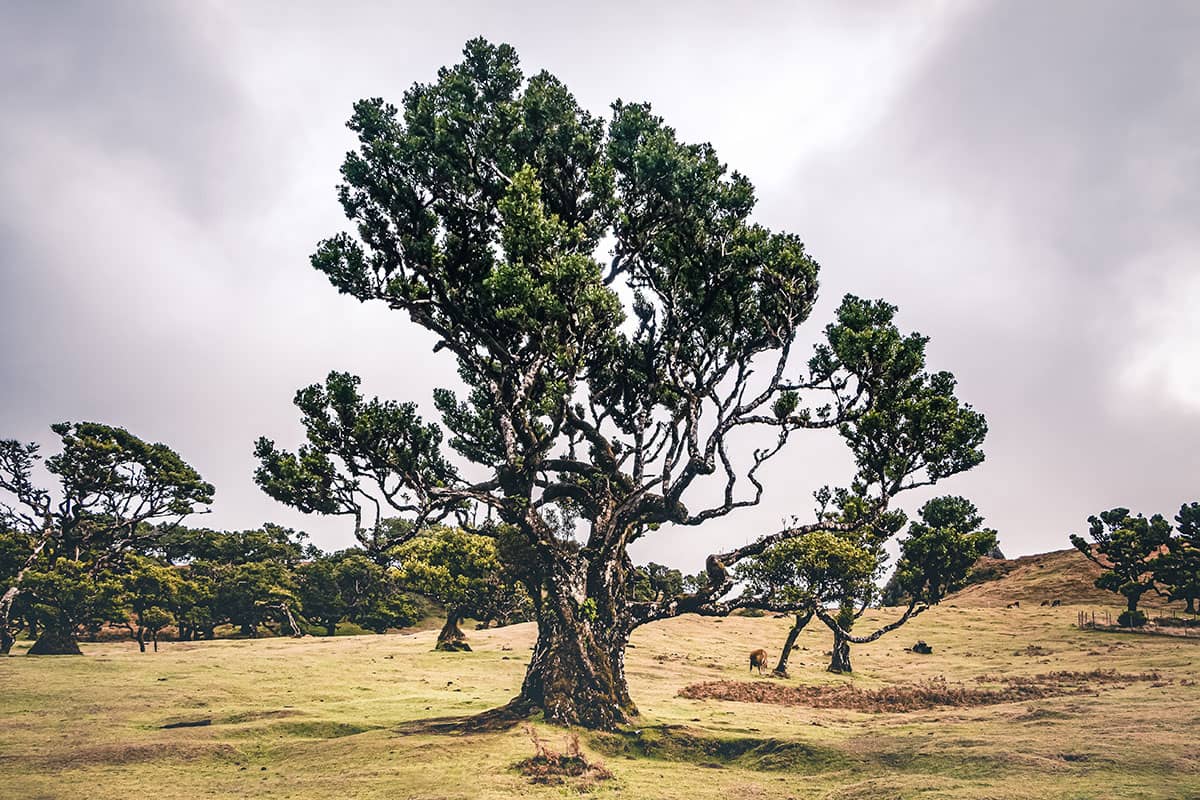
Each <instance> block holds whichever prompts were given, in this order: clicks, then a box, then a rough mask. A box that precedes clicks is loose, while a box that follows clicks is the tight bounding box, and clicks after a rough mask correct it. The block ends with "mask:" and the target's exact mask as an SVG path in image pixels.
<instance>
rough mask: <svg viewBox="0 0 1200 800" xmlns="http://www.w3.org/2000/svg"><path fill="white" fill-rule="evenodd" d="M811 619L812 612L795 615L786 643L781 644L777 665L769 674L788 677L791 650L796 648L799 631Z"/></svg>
mask: <svg viewBox="0 0 1200 800" xmlns="http://www.w3.org/2000/svg"><path fill="white" fill-rule="evenodd" d="M812 618H813V612H811V611H807V612H805V613H803V614H797V615H796V622H795V624H794V625H792V629H791V630H790V631H788V635H787V641H785V642H784V643H783V651H782V652H781V653H780V654H779V663H778V664H776V665H775V669H774V670H773V671H772V673H771V674H773V675H775V676H777V677H780V678H787V677H789V676H788V658H789V657H790V656H791V654H792V648H793V647H795V646H796V639H797V638H799V636H800V631H802V630H804V628H805V627H806V626H807V625H808V623H809V621H811V620H812Z"/></svg>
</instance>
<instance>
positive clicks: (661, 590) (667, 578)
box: [630, 561, 683, 602]
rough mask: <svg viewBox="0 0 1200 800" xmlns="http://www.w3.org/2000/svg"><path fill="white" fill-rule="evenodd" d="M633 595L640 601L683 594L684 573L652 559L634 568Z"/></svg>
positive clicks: (631, 588) (631, 586) (658, 599)
mask: <svg viewBox="0 0 1200 800" xmlns="http://www.w3.org/2000/svg"><path fill="white" fill-rule="evenodd" d="M630 590H631V592H632V597H633V599H634V600H637V601H639V602H649V601H655V602H657V601H661V600H666V599H669V598H674V597H678V596H679V595H681V594H683V573H682V572H680V571H679V570H677V569H672V568H670V567H664V566H663V565H662V564H655V563H654V562H653V561H651V562H650V563H649V564H646V565H645V566H637V567H634V569H633V578H632V582H631V585H630Z"/></svg>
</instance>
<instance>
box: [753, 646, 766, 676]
mask: <svg viewBox="0 0 1200 800" xmlns="http://www.w3.org/2000/svg"><path fill="white" fill-rule="evenodd" d="M766 665H767V651H766V650H763V649H762V648H761V647H760V648H758V649H757V650H755V651H754V652H752V653H751V654H750V671H751V672H754V668H755V667H758V674H759V675H762V670H763V667H765V666H766Z"/></svg>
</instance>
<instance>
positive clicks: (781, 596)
mask: <svg viewBox="0 0 1200 800" xmlns="http://www.w3.org/2000/svg"><path fill="white" fill-rule="evenodd" d="M861 533H862V532H861V531H851V532H830V531H823V530H817V531H812V532H810V533H807V534H805V535H803V536H800V537H796V538H793V539H785V540H783V541H781V542H780V543H778V544H776V545H774V546H772V547H770V548H768V549H766V550H764V551H763V552H762V553H760V554H758V555H757V556H755V557H754V558H750V559H747V560H745V561H743V562H742V563H741V564H739V565H738V569H737V576H738V578H739V579H740V580H741V581H743V582H744V584H745V590H744V592H743V595H742V598H741V603H744V604H746V605H748V606H750V605H753V606H756V607H759V608H766V609H768V610H773V611H779V612H792V613H794V614H795V622H794V623H793V625H792V627H791V628H790V629H789V630H788V635H787V639H786V640H785V642H784V646H783V649H782V650H781V652H780V654H779V661H778V663H777V664H776V665H775V670H774V672H775V674H777V675H779V676H781V677H787V675H788V662H789V660H790V656H791V651H792V648H793V646H794V645H795V643H796V639H797V637H798V636H799V635H800V632H801V631H803V630H804V628H805V627H806V626H807V625H808V623H809V621H811V620H812V617H813V615H814V614H815V613H816V609H817V606H819V605H823V604H830V603H836V604H837V605H838V607H839V609H842V608H847V607H848V608H853V605H854V603H855V602H856V601H859V602H860V605H862V606H864V607H865V605H866V602H868V601H869V600H870V598H871V597H872V595H873V588H872V587H873V586H874V583H873V580H874V578H875V575H876V573H877V571H878V569H879V563H880V556H879V554H878V553H877V552H876V551H875V550H874V549H873V548H872V547H871V546H869V544H868V543H867V542H866V541H865V540H864V538H863V536H862V535H861ZM843 617H844V615H843ZM843 622H845V623H846V625H847V626H849V625H850V624H852V622H851V620H849V619H845V618H843ZM837 649H838V648H837V647H836V646H835V648H834V651H835V653H836V651H837ZM847 660H848V659H847Z"/></svg>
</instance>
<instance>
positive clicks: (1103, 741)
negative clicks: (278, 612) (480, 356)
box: [0, 567, 1200, 800]
mask: <svg viewBox="0 0 1200 800" xmlns="http://www.w3.org/2000/svg"><path fill="white" fill-rule="evenodd" d="M1035 569H1036V567H1035ZM1078 608H1079V607H1074V606H1066V607H1059V608H1038V607H1036V606H1035V607H1033V608H1027V607H1025V605H1024V604H1022V608H1020V609H1014V610H1012V611H1010V612H1006V613H996V612H995V611H994V610H992V609H988V608H966V607H961V606H960V607H957V608H952V607H949V606H948V605H943V606H940V607H938V608H935V609H933V610H931V611H929V612H927V613H926V614H924V615H922V616H920V617H917V618H916V619H915V620H914V621H913V622H912V623H910V624H909V625H908V626H905V627H904V628H902V629H900V630H899V631H896V632H894V633H892V634H889V635H888V636H886V637H884V638H883V639H881V640H879V641H877V642H875V643H873V644H871V645H865V646H861V647H855V649H854V659H855V665H856V668H857V669H858V672H857V673H856V674H854V675H853V676H838V675H831V674H829V673H827V672H825V671H824V667H825V665H826V663H827V661H828V657H827V656H826V655H825V653H826V651H827V650H828V649H829V645H830V641H829V635H828V632H827V631H826V630H825V629H824V628H823V627H820V626H813V627H810V629H808V630H806V631H805V632H804V633H803V634H802V636H801V638H800V640H799V649H798V650H797V651H796V653H795V654H794V656H793V661H792V672H793V678H792V679H790V680H787V681H781V680H778V679H769V678H765V677H764V678H761V679H760V678H758V677H757V676H750V675H748V674H747V654H748V653H749V651H750V650H751V649H753V648H756V647H760V646H761V647H765V648H766V649H767V650H768V652H769V653H770V655H771V656H774V655H776V654H777V653H778V648H779V646H780V644H781V643H782V641H783V639H784V636H785V634H786V631H787V628H788V625H789V622H790V620H788V619H786V618H774V617H770V616H767V617H761V618H751V617H732V618H729V619H724V620H713V619H702V618H697V617H683V618H680V619H674V620H668V621H665V622H662V623H658V624H655V625H651V626H647V627H645V628H642V629H640V630H639V631H637V633H636V634H635V635H634V638H633V647H632V648H631V649H630V650H629V656H628V673H629V677H630V683H631V688H632V692H633V696H634V699H635V700H636V701H637V702H638V704H639V706H640V708H641V711H642V716H641V718H640V720H639V721H638V723H637V725H636V726H635V728H633V729H631V730H629V731H626V732H624V733H622V734H587V733H583V734H582V736H581V741H582V746H583V749H584V751H585V752H586V753H587V754H588V755H589V756H591V757H593V758H599V759H602V760H603V761H604V762H605V763H606V765H607V767H608V768H609V769H610V770H611V771H612V773H613V775H614V778H613V779H612V780H609V781H604V782H601V783H598V784H596V785H595V786H594V788H593V791H592V796H595V797H599V798H606V797H629V798H642V797H645V798H664V799H668V800H669V799H670V798H679V799H681V800H683V799H686V800H705V799H706V798H714V799H716V798H719V799H720V800H728V798H731V797H737V798H755V799H757V798H779V799H780V800H783V798H826V799H827V800H835V799H837V800H850V799H851V798H859V799H860V800H866V799H867V798H878V799H880V800H882V799H883V798H889V799H890V798H947V799H948V798H975V800H983V799H984V798H1001V797H1003V798H1060V799H1062V800H1066V799H1067V798H1075V799H1077V800H1078V799H1079V798H1107V797H1138V798H1164V799H1165V798H1172V800H1177V799H1178V798H1185V797H1200V751H1197V749H1196V747H1195V731H1196V729H1197V726H1198V725H1200V686H1198V685H1197V681H1196V672H1197V667H1198V666H1200V638H1192V639H1183V638H1169V637H1141V636H1130V635H1121V634H1115V633H1106V632H1094V631H1081V630H1077V629H1076V628H1075V627H1074V626H1073V622H1074V620H1075V616H1076V611H1077V610H1078ZM894 614H895V610H894V609H881V610H872V611H869V612H868V615H867V618H866V619H865V620H864V622H863V624H862V627H863V628H866V626H867V624H869V623H877V622H880V621H883V620H885V619H890V618H891V617H892V616H893V615H894ZM470 636H471V642H472V645H473V646H474V647H475V651H474V652H472V653H454V654H445V653H435V652H433V643H434V639H435V637H436V633H435V632H433V631H427V632H422V633H417V634H413V635H389V636H357V637H336V638H314V637H309V638H306V639H301V640H291V639H265V640H257V641H249V640H246V641H234V640H225V641H213V642H179V643H175V642H171V643H167V644H165V645H164V646H163V650H162V652H160V653H158V654H157V655H156V654H153V653H148V654H145V655H142V654H139V653H138V652H137V648H136V646H134V645H131V644H129V643H103V644H85V645H84V652H85V653H86V656H84V657H82V658H81V657H66V656H62V657H47V658H31V657H25V656H22V655H17V656H14V657H11V658H7V659H0V725H2V731H3V735H0V796H4V797H31V798H43V799H44V798H77V797H88V798H89V799H90V800H105V799H106V798H128V797H133V796H138V795H141V794H146V793H149V794H151V795H152V796H154V797H155V798H156V799H157V800H174V798H189V799H190V798H195V797H205V796H211V797H262V798H281V799H282V798H292V799H294V800H303V799H305V798H324V797H330V796H336V797H354V798H388V799H389V800H403V799H406V798H413V799H415V798H422V799H423V800H435V799H440V800H449V799H451V798H464V799H465V798H484V799H489V798H490V799H500V798H517V797H534V798H552V797H569V796H578V795H577V791H578V790H577V788H574V787H572V786H569V785H568V786H565V787H564V786H538V785H532V784H531V783H530V782H529V779H527V778H526V777H523V776H522V775H519V774H518V773H517V772H516V771H515V770H514V769H513V765H514V763H516V762H517V761H519V760H520V759H524V758H527V757H529V756H531V755H533V745H532V743H531V741H530V737H529V735H528V733H527V732H526V731H525V730H524V729H523V726H516V727H512V728H507V729H503V730H493V731H489V732H475V733H472V732H463V731H462V730H459V729H455V728H454V727H453V726H450V727H447V726H444V725H442V724H441V722H439V720H441V721H445V720H446V719H447V718H450V719H451V720H453V719H455V718H459V717H461V716H463V715H469V714H474V713H476V712H481V711H484V710H486V709H488V708H492V707H495V706H497V705H499V704H501V703H503V702H504V701H506V700H507V699H508V698H510V697H511V696H512V695H513V694H514V693H515V692H516V690H517V687H518V686H519V685H520V681H521V677H522V674H523V672H524V667H525V662H526V660H527V658H528V655H529V648H530V646H531V644H532V642H533V636H534V630H533V627H532V626H531V625H517V626H511V627H508V628H502V629H498V630H489V631H472V632H470ZM918 638H920V639H924V640H925V641H927V642H929V643H930V644H932V645H933V653H932V655H918V654H915V653H911V652H909V651H907V650H906V649H905V648H906V647H908V646H909V645H911V644H912V643H913V642H914V641H915V640H916V639H918ZM25 646H26V644H25V643H20V644H19V645H18V651H17V652H18V653H22V652H24V647H25ZM1097 669H1103V670H1117V671H1119V673H1120V675H1118V676H1116V677H1115V678H1114V677H1112V676H1109V677H1105V674H1103V673H1096V672H1094V671H1095V670H1097ZM697 685H701V686H709V685H717V686H721V687H725V688H726V689H728V688H729V687H733V688H735V689H740V690H741V691H740V692H735V693H734V694H735V695H736V696H744V698H746V699H756V698H757V699H760V700H762V699H766V700H770V701H772V702H736V701H729V700H717V699H690V698H688V697H683V696H681V691H683V690H685V688H686V689H687V690H688V691H687V693H690V694H692V695H695V696H706V692H707V691H708V690H704V691H697V690H696V687H697ZM788 692H790V694H788ZM784 695H787V696H784ZM707 696H712V695H711V693H708V695H707ZM841 698H846V702H845V703H842V702H841ZM930 698H932V702H927V701H928V700H929V699H930ZM867 701H869V702H867ZM180 722H184V723H196V722H207V724H205V725H203V726H200V727H180V728H164V727H163V726H164V725H171V724H174V723H180ZM536 730H537V731H538V732H539V735H540V736H541V737H542V738H543V739H545V740H546V741H547V743H548V744H550V745H551V746H554V747H558V748H561V747H562V742H563V740H564V737H565V733H564V732H563V731H561V730H559V729H556V728H550V727H547V726H543V725H540V724H538V725H536Z"/></svg>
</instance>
